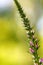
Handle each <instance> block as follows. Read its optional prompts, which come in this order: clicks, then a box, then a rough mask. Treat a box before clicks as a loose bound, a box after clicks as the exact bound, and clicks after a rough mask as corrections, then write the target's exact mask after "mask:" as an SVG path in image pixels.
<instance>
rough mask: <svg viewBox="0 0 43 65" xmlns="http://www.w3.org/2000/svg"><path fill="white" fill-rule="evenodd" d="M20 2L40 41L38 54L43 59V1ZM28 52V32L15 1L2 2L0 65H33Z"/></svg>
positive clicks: (0, 13) (24, 0) (0, 7)
mask: <svg viewBox="0 0 43 65" xmlns="http://www.w3.org/2000/svg"><path fill="white" fill-rule="evenodd" d="M18 1H19V3H20V4H21V6H22V7H23V10H24V12H25V13H26V15H27V17H28V18H29V20H30V24H31V26H33V27H34V30H35V32H36V34H35V35H36V36H37V37H38V38H39V39H40V42H39V43H40V48H39V50H38V54H39V56H40V57H43V25H42V24H43V0H18ZM7 2H9V3H11V4H10V6H9V4H5V3H7ZM3 3H4V4H3ZM6 5H8V6H6ZM28 51H29V41H28V38H27V34H26V30H25V27H24V24H23V21H22V19H21V18H20V15H19V13H18V10H17V7H16V5H15V3H14V1H13V0H0V65H33V58H32V55H31V54H30V53H28Z"/></svg>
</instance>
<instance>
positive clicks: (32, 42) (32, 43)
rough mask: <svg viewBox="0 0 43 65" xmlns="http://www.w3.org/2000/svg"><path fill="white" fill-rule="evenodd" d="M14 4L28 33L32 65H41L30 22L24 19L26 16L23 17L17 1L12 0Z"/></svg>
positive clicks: (42, 60)
mask: <svg viewBox="0 0 43 65" xmlns="http://www.w3.org/2000/svg"><path fill="white" fill-rule="evenodd" d="M14 2H15V4H16V6H17V8H18V11H19V13H20V16H21V18H22V20H23V23H24V26H25V29H26V31H27V32H28V33H27V35H28V39H29V40H30V42H29V44H30V48H29V50H30V52H31V54H32V55H33V56H34V58H33V60H34V61H35V62H34V65H42V62H43V58H40V57H39V55H38V53H37V51H38V49H39V44H38V39H36V37H35V31H34V30H33V29H32V27H31V26H30V23H29V22H30V20H29V19H28V18H27V17H26V15H25V13H24V11H23V10H22V7H21V5H20V4H19V2H18V1H17V0H14Z"/></svg>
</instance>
